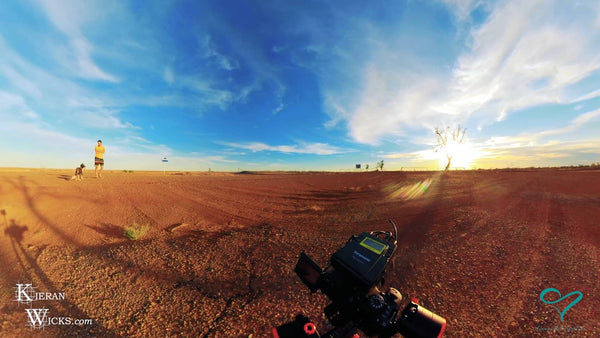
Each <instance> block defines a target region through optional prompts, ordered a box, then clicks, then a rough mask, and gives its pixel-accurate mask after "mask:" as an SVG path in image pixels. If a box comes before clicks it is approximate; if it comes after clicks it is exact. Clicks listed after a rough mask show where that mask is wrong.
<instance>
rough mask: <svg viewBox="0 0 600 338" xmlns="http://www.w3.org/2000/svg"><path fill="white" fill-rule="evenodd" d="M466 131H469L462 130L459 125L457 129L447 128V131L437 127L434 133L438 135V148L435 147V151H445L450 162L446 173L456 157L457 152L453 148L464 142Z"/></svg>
mask: <svg viewBox="0 0 600 338" xmlns="http://www.w3.org/2000/svg"><path fill="white" fill-rule="evenodd" d="M466 131H467V129H461V128H460V125H458V127H456V129H451V128H450V127H446V129H440V128H438V127H436V128H435V130H434V131H433V132H434V133H435V134H436V135H437V146H436V147H435V151H436V152H437V151H443V152H444V155H445V156H446V159H447V161H448V162H447V163H446V168H444V171H448V169H450V165H451V164H452V157H453V156H454V155H455V154H454V151H456V149H452V148H454V147H455V146H456V145H459V144H461V143H462V142H463V140H464V138H465V132H466Z"/></svg>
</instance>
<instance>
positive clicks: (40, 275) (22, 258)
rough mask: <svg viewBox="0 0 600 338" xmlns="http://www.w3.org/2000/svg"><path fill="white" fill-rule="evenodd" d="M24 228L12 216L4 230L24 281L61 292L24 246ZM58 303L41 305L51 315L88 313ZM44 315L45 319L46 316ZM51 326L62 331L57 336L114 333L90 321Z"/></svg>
mask: <svg viewBox="0 0 600 338" xmlns="http://www.w3.org/2000/svg"><path fill="white" fill-rule="evenodd" d="M2 214H3V215H4V216H5V217H6V211H5V210H2ZM27 231H28V227H27V226H26V225H19V224H18V223H17V222H16V221H15V220H14V219H11V220H10V224H9V226H8V227H6V228H5V229H4V234H5V235H6V236H8V237H9V238H10V242H11V247H12V250H13V253H14V255H15V257H16V259H17V261H18V262H19V265H20V267H21V269H22V270H23V274H24V276H25V277H26V278H28V280H27V283H26V284H31V285H35V288H36V289H38V290H39V291H40V292H49V293H52V294H59V293H61V290H59V289H58V288H57V287H56V285H55V283H54V282H53V281H52V280H51V279H50V278H49V277H48V275H47V274H46V273H45V272H44V270H43V269H42V268H41V267H40V266H39V265H38V263H37V259H36V258H35V257H33V255H32V254H31V253H30V252H28V251H27V250H26V249H25V248H24V247H23V244H22V242H23V239H24V238H25V233H26V232H27ZM38 283H39V284H38ZM57 302H59V304H58V306H57V305H56V304H55V303H56V302H53V304H50V305H49V304H47V303H46V302H44V303H43V305H42V306H44V307H48V308H50V309H49V310H53V313H52V315H58V316H63V317H71V318H75V319H89V316H88V315H87V314H86V313H85V312H84V311H82V310H81V309H80V308H79V307H78V306H77V305H76V304H75V303H73V302H71V301H69V300H68V299H64V300H60V301H57ZM56 312H58V313H56ZM43 318H44V319H45V317H43ZM24 325H28V326H33V327H38V326H36V323H34V322H32V321H31V319H30V321H29V322H28V323H24ZM46 327H47V326H46V325H45V324H42V325H40V326H39V328H42V329H46ZM49 329H50V328H49ZM51 329H55V330H58V331H59V332H61V333H60V335H64V336H73V335H76V336H97V335H101V336H108V337H110V336H116V335H115V333H114V332H112V331H110V330H108V329H106V328H104V327H103V326H102V325H101V324H100V323H98V322H97V321H96V322H94V323H93V324H91V326H77V325H69V326H52V328H51Z"/></svg>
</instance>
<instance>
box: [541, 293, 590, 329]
mask: <svg viewBox="0 0 600 338" xmlns="http://www.w3.org/2000/svg"><path fill="white" fill-rule="evenodd" d="M548 292H555V293H558V297H560V298H559V299H557V300H555V301H547V300H545V299H544V296H545V295H546V294H547V293H548ZM572 295H578V297H577V298H576V299H575V300H574V301H572V302H571V303H569V305H567V307H566V308H565V309H564V310H563V311H562V312H561V311H560V310H559V309H558V308H557V307H556V306H554V305H552V304H556V303H558V302H561V301H562V300H564V299H565V298H567V297H569V296H572ZM581 298H583V294H582V293H581V292H579V291H573V292H571V293H568V294H566V295H564V296H561V294H560V291H558V290H556V289H554V288H548V289H545V290H544V291H542V293H540V299H541V300H542V302H544V303H546V304H549V305H552V307H553V308H555V309H556V311H558V313H559V314H560V321H561V322H562V321H563V317H564V316H565V313H567V311H569V309H570V308H572V307H573V305H575V304H577V303H578V302H579V301H580V300H581Z"/></svg>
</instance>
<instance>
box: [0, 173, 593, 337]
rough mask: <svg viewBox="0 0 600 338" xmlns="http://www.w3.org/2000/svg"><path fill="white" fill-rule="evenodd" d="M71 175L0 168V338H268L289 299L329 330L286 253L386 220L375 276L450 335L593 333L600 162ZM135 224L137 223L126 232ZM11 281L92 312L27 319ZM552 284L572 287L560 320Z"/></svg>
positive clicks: (320, 302) (61, 308) (319, 301)
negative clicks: (392, 241) (35, 325)
mask: <svg viewBox="0 0 600 338" xmlns="http://www.w3.org/2000/svg"><path fill="white" fill-rule="evenodd" d="M70 174H71V172H70V171H60V170H6V169H5V170H0V211H1V212H2V214H1V215H0V226H1V231H0V259H1V260H0V262H1V263H2V265H1V266H0V286H1V288H0V336H7V337H12V336H74V335H79V336H124V335H126V336H140V337H141V336H171V335H183V336H208V337H213V336H215V337H235V336H240V337H247V336H249V335H252V336H253V337H263V336H268V332H269V330H270V327H271V326H273V325H279V324H282V323H284V322H286V321H289V320H291V319H293V317H294V315H295V314H297V313H300V312H303V313H304V314H306V315H308V316H310V317H312V318H313V319H314V320H315V321H316V323H317V325H318V326H319V327H320V328H321V330H320V331H325V329H326V328H327V324H326V322H325V320H324V319H323V318H322V315H321V313H322V309H323V307H324V306H325V305H326V304H327V299H326V298H325V297H324V296H322V295H321V294H316V295H311V294H310V293H309V291H308V290H307V289H306V288H305V287H304V285H303V284H302V283H301V282H300V281H299V280H298V278H297V277H296V276H295V275H294V273H293V271H292V269H293V267H294V264H295V262H296V260H297V257H298V254H299V253H300V252H301V251H306V252H307V253H309V254H310V255H311V256H313V258H314V259H315V260H316V261H317V262H318V263H319V264H320V265H322V266H324V265H325V264H326V262H327V260H328V258H329V256H330V255H331V253H333V251H335V250H336V249H337V248H339V247H340V246H342V245H343V244H344V243H345V242H346V240H347V239H348V237H349V236H350V235H352V234H358V233H360V232H362V231H370V230H390V226H389V224H388V223H387V219H388V218H391V219H393V220H394V221H395V223H396V224H397V225H398V230H399V241H398V251H397V253H396V255H395V257H394V260H393V261H392V263H391V265H390V266H389V267H388V275H387V278H386V282H387V285H389V286H394V287H396V288H397V289H399V290H400V292H402V294H403V295H404V296H405V298H406V299H408V298H411V297H417V298H419V301H420V303H421V304H422V305H424V306H425V307H427V308H429V309H430V310H432V311H434V312H436V313H438V314H440V315H442V316H444V317H445V318H446V319H447V320H448V328H447V331H446V336H448V337H467V336H485V337H489V336H540V337H544V336H548V335H554V334H555V333H560V334H561V335H562V336H578V337H581V336H589V337H592V336H599V335H600V321H599V320H598V318H600V310H599V309H598V306H597V304H600V291H599V290H600V229H599V224H598V223H599V219H600V172H598V171H521V172H518V171H516V172H506V171H498V172H492V171H478V172H451V173H448V174H445V175H440V174H439V173H403V172H384V173H377V172H371V173H312V174H292V173H271V174H253V173H247V174H219V173H211V174H187V173H178V174H173V173H171V174H169V175H166V176H164V175H163V174H162V173H142V172H135V173H124V172H112V173H111V172H107V173H105V178H104V179H102V180H97V179H94V178H87V179H85V180H84V181H83V182H74V181H67V178H68V176H69V175H70ZM88 176H89V175H88ZM419 183H421V184H420V185H419ZM425 183H426V184H425ZM410 187H415V189H413V190H412V191H408V190H409V189H408V188H410ZM424 187H427V189H423V188H424ZM418 191H421V192H423V191H424V193H422V194H419V193H417V192H418ZM411 192H412V193H413V194H412V195H411V194H410V193H411ZM133 222H136V223H140V224H147V225H148V226H149V227H150V230H149V232H148V233H147V234H146V235H145V236H143V237H142V238H140V239H139V240H137V241H131V240H128V239H127V238H125V236H124V235H123V229H124V227H126V226H130V225H131V224H132V223H133ZM19 283H23V284H25V283H29V284H32V285H33V286H35V287H37V288H38V289H37V291H38V292H50V293H52V294H58V293H64V294H65V296H66V299H65V300H60V301H57V300H54V301H50V300H48V301H38V302H34V305H35V306H33V307H40V306H41V307H43V308H48V309H49V310H48V313H49V315H50V314H51V316H53V317H69V318H72V319H73V320H74V319H91V324H90V323H89V322H84V325H79V326H76V325H51V326H47V327H45V328H44V329H43V330H38V329H32V328H30V327H28V326H27V324H28V319H27V314H26V310H25V309H26V308H28V306H26V305H23V304H19V303H18V302H16V301H15V295H16V287H17V284H19ZM547 288H555V289H557V290H559V291H560V292H561V295H562V296H564V295H566V294H568V293H570V292H573V291H580V292H581V293H582V294H583V298H582V299H581V301H580V302H578V303H577V304H575V305H574V306H573V307H572V308H570V309H569V310H568V312H566V313H565V314H564V317H563V321H562V322H561V320H560V315H559V313H558V311H557V310H556V309H554V308H553V307H552V306H551V305H548V304H545V303H543V302H542V301H541V300H540V293H541V292H542V290H544V289H547ZM558 298H559V296H558V295H557V294H552V293H549V294H547V295H546V298H545V299H546V300H547V301H552V300H556V299H558ZM575 298H576V297H575V296H569V297H568V298H567V299H565V300H563V301H561V302H560V303H558V304H555V306H557V307H558V308H559V309H561V311H562V309H564V308H565V307H566V306H567V305H568V304H569V303H570V302H572V301H573V300H574V299H575ZM404 303H405V302H403V304H404ZM555 330H556V331H557V332H553V331H555ZM558 331H562V332H558ZM566 331H571V332H566Z"/></svg>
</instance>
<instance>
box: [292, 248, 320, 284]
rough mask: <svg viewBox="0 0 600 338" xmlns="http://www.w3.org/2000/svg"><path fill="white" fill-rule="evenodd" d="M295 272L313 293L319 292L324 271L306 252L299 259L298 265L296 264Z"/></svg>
mask: <svg viewBox="0 0 600 338" xmlns="http://www.w3.org/2000/svg"><path fill="white" fill-rule="evenodd" d="M294 271H295V272H296V274H297V275H298V277H300V279H301V280H302V282H304V284H306V286H308V288H309V289H310V291H311V292H317V290H319V279H320V278H321V274H322V273H323V270H322V269H321V267H320V266H319V265H318V264H317V263H315V262H314V261H313V260H312V259H311V258H310V257H309V256H308V255H307V254H305V253H304V252H302V253H300V258H298V263H296V268H294Z"/></svg>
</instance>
